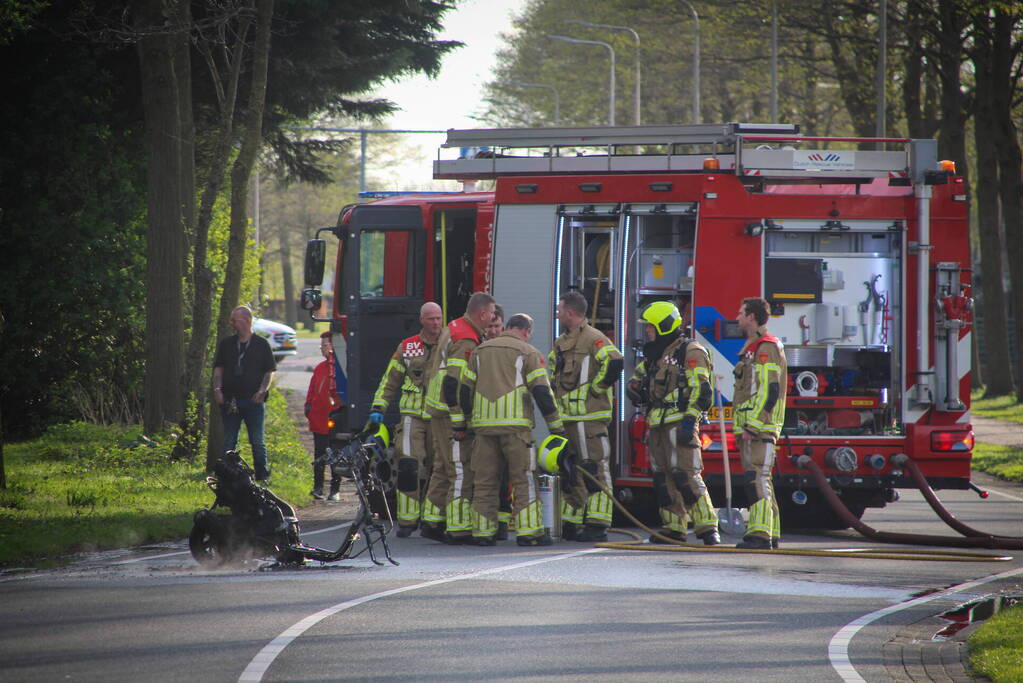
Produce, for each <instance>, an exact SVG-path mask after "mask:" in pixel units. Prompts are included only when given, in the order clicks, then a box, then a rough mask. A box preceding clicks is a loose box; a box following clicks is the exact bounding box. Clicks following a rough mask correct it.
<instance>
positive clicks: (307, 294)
mask: <svg viewBox="0 0 1023 683" xmlns="http://www.w3.org/2000/svg"><path fill="white" fill-rule="evenodd" d="M322 303H323V297H322V295H321V294H320V290H318V289H303V290H302V299H301V301H300V302H299V305H300V306H301V307H302V310H303V311H318V310H320V304H322Z"/></svg>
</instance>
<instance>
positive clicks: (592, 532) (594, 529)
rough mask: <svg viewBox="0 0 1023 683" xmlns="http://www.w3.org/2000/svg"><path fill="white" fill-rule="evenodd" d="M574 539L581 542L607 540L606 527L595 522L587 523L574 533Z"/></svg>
mask: <svg viewBox="0 0 1023 683" xmlns="http://www.w3.org/2000/svg"><path fill="white" fill-rule="evenodd" d="M575 540H577V541H582V542H583V543H600V542H602V541H606V540H607V527H603V526H598V525H596V524H587V525H586V526H585V527H583V530H582V532H580V533H579V534H577V535H576V537H575Z"/></svg>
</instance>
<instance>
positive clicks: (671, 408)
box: [632, 337, 714, 427]
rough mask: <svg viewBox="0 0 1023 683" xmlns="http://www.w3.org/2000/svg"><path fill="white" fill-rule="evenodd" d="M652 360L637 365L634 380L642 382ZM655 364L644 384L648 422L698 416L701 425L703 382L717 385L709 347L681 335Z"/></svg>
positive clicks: (667, 422)
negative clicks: (708, 351) (647, 380)
mask: <svg viewBox="0 0 1023 683" xmlns="http://www.w3.org/2000/svg"><path fill="white" fill-rule="evenodd" d="M683 349H684V351H683ZM683 353H684V355H682V357H681V358H680V357H679V356H680V354H683ZM649 360H650V359H648V358H644V359H643V361H642V362H641V363H640V364H639V365H638V366H636V370H635V372H634V373H633V374H632V379H634V380H637V381H639V382H640V383H641V384H643V380H644V378H645V377H646V374H647V363H648V362H649ZM652 367H653V370H652V375H651V377H650V379H649V382H647V383H646V384H645V386H646V387H647V395H646V396H645V397H644V399H645V400H646V401H647V405H648V408H647V415H646V419H647V424H648V425H649V426H651V427H659V426H661V425H666V424H674V423H676V422H681V421H682V419H683V418H685V416H686V415H689V416H692V417H694V418H696V424H697V425H699V423H700V419H701V418H702V416H703V414H704V412H705V411H704V410H703V409H701V407H700V405H699V402H698V401H697V397H698V396H699V395H700V385H701V384H702V383H703V382H707V383H708V384H709V385H710V388H711V389H712V390H713V388H714V369H713V365H712V364H711V361H710V354H709V353H707V349H705V348H704V347H703V346H701V345H700V344H699V343H698V342H695V341H692V340H690V339H686V338H685V337H679V338H678V339H676V340H675V341H673V342H672V343H671V344H670V345H668V347H667V348H666V349H664V353H663V354H661V357H660V358H658V359H657V360H656V362H654V363H653V366H652ZM707 407H709V405H708V406H707Z"/></svg>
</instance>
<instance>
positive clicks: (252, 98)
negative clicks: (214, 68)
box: [206, 0, 273, 469]
mask: <svg viewBox="0 0 1023 683" xmlns="http://www.w3.org/2000/svg"><path fill="white" fill-rule="evenodd" d="M272 20H273V0H257V1H256V37H255V44H254V45H253V50H252V83H251V87H250V90H249V99H248V102H247V103H246V105H245V111H244V114H243V119H242V123H241V127H240V128H241V131H240V132H241V136H240V137H241V149H240V150H239V152H238V156H237V157H236V158H235V162H234V166H233V167H232V168H231V229H230V234H229V236H228V240H227V267H226V269H225V274H224V289H223V292H222V294H221V297H220V316H219V317H218V321H219V326H220V327H221V329H222V331H223V332H224V333H226V332H227V331H228V329H227V320H228V318H229V316H230V314H231V310H232V309H234V308H235V306H237V305H238V303H239V298H240V296H241V281H242V270H243V268H244V266H245V242H246V239H247V237H248V232H249V216H248V210H247V209H248V199H249V180H250V178H251V176H252V169H253V166H255V162H256V155H257V154H258V153H259V149H260V146H261V144H262V140H263V133H262V130H263V128H262V123H263V105H264V103H265V101H266V78H267V63H268V61H269V54H270V24H271V22H272ZM219 418H220V413H219V410H218V406H217V405H216V404H215V403H214V404H212V405H211V407H210V435H209V439H208V440H207V447H206V466H207V469H209V468H210V466H211V464H212V463H213V462H215V461H216V459H217V458H218V457H220V452H221V448H222V443H223V437H222V435H221V436H220V437H219V438H216V439H215V438H214V436H215V435H214V431H215V430H216V429H217V426H219V425H220V420H219Z"/></svg>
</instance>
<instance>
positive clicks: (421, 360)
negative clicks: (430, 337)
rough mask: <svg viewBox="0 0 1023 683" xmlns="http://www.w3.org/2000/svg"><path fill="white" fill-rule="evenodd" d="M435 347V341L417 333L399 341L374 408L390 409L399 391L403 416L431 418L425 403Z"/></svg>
mask: <svg viewBox="0 0 1023 683" xmlns="http://www.w3.org/2000/svg"><path fill="white" fill-rule="evenodd" d="M436 346H437V345H436V343H434V344H430V343H429V342H427V341H426V340H425V339H423V337H422V336H420V335H418V334H417V335H414V336H411V337H409V338H408V339H404V340H402V342H401V343H400V344H398V348H397V350H395V352H394V353H393V354H392V355H391V360H390V362H389V363H388V364H387V369H386V370H384V376H383V377H381V378H380V386H378V387H377V393H376V394H374V396H373V410H379V411H380V412H381V413H384V412H387V406H388V405H390V403H391V401H392V400H394V397H395V395H396V394H398V392H399V391H400V392H401V397H400V398H399V400H398V410H399V411H400V412H401V414H402V415H412V416H413V417H418V418H423V419H429V415H428V414H427V413H426V406H425V405H424V402H423V397H424V396H425V393H426V392H425V389H426V383H425V381H424V380H425V377H426V369H427V366H428V365H429V364H430V358H431V356H432V355H433V351H434V349H435V348H436Z"/></svg>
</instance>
